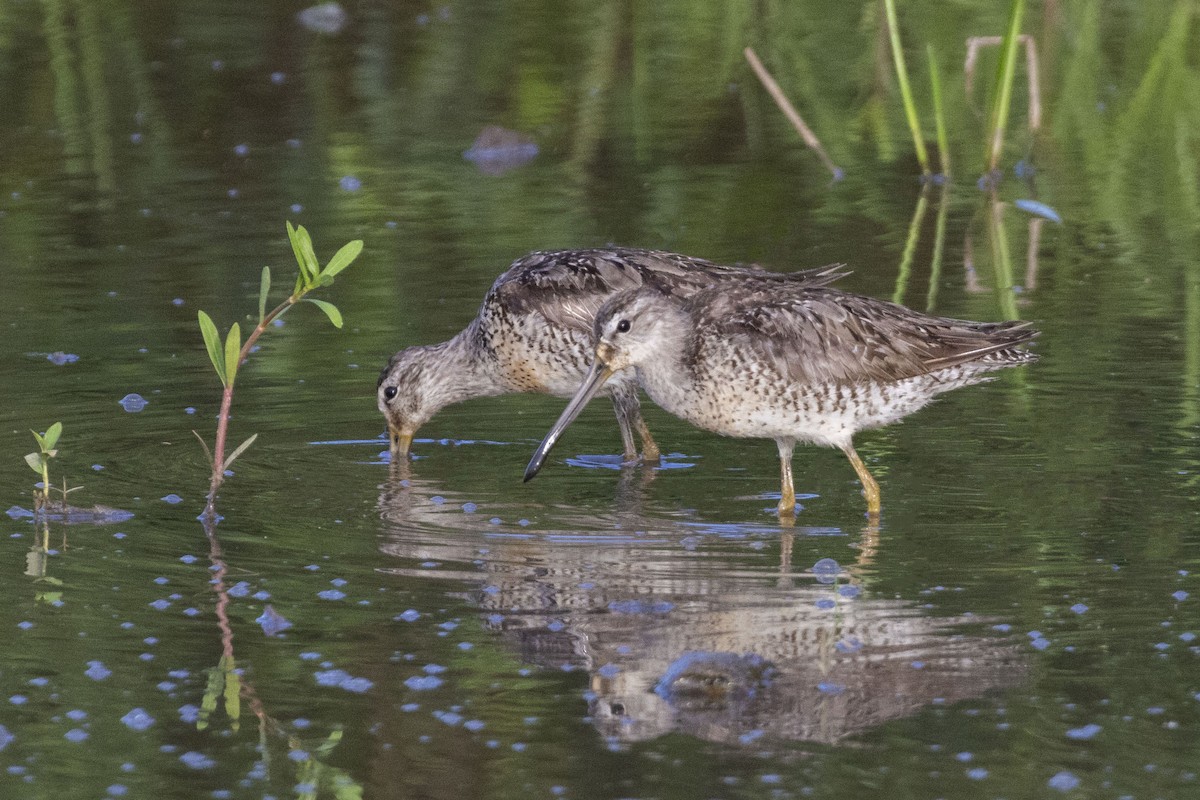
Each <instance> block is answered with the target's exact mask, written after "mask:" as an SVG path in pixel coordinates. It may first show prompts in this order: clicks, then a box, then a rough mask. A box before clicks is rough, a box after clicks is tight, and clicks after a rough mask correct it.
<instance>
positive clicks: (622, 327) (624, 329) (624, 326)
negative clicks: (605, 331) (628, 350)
mask: <svg viewBox="0 0 1200 800" xmlns="http://www.w3.org/2000/svg"><path fill="white" fill-rule="evenodd" d="M628 332H629V320H627V319H623V320H621V321H620V322H618V323H617V333H628Z"/></svg>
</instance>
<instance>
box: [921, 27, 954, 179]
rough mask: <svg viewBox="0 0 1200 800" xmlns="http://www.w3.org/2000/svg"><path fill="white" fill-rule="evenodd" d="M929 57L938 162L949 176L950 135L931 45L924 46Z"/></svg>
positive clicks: (935, 56) (939, 78)
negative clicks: (947, 129)
mask: <svg viewBox="0 0 1200 800" xmlns="http://www.w3.org/2000/svg"><path fill="white" fill-rule="evenodd" d="M925 53H926V54H927V55H928V57H929V90H930V92H931V93H932V94H933V123H934V125H935V126H936V127H937V146H938V164H939V165H940V166H941V168H942V175H944V176H945V177H947V178H949V177H950V136H949V134H947V133H946V109H945V107H944V106H943V105H942V74H941V70H940V69H939V68H938V61H937V53H935V52H934V50H933V45H931V44H929V45H926V46H925Z"/></svg>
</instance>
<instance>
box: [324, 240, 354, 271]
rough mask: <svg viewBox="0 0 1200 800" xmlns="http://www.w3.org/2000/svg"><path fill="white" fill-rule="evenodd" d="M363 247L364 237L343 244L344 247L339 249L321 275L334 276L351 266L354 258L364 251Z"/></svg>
mask: <svg viewBox="0 0 1200 800" xmlns="http://www.w3.org/2000/svg"><path fill="white" fill-rule="evenodd" d="M362 249H363V243H362V239H355V240H354V241H353V242H350V243H349V244H346V245H343V247H342V249H341V250H338V251H337V253H335V254H334V256H333V258H331V259H329V263H328V264H327V265H326V266H325V269H324V271H322V272H321V277H325V276H326V275H328V276H329V277H330V278H332V277H333V276H334V275H337V274H338V273H339V272H341V271H342V270H344V269H345V268H346V267H348V266H350V264H351V263H352V262H353V261H354V259H356V258H358V254H359V253H361V252H362Z"/></svg>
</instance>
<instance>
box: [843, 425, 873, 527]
mask: <svg viewBox="0 0 1200 800" xmlns="http://www.w3.org/2000/svg"><path fill="white" fill-rule="evenodd" d="M842 452H843V453H845V454H846V458H848V459H850V466H852V467H854V471H855V472H856V473H858V479H859V480H860V481H862V486H863V497H865V498H867V514H869V515H871V516H872V517H878V516H879V484H878V483H876V482H875V479H874V478H872V477H871V473H870V472H868V471H867V465H866V464H864V463H863V460H862V459H861V458H859V457H858V453H856V452H855V450H854V445H853V444H851V443H849V442H847V443H846V446H845V447H843V448H842Z"/></svg>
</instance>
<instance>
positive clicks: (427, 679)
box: [404, 675, 443, 692]
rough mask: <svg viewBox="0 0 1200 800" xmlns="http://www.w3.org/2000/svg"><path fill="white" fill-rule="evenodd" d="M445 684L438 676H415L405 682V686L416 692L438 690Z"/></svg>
mask: <svg viewBox="0 0 1200 800" xmlns="http://www.w3.org/2000/svg"><path fill="white" fill-rule="evenodd" d="M442 683H443V681H442V679H441V678H439V677H437V676H436V675H413V676H412V677H410V678H408V679H407V680H405V681H404V685H405V686H407V687H408V688H409V689H412V690H413V691H414V692H423V691H428V690H430V689H436V688H437V687H439V686H441V685H442Z"/></svg>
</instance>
